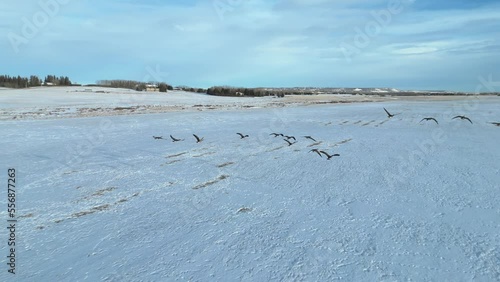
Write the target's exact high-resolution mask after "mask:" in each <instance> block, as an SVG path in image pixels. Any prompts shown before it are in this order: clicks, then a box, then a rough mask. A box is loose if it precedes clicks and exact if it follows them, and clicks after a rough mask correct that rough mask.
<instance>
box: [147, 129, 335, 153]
mask: <svg viewBox="0 0 500 282" xmlns="http://www.w3.org/2000/svg"><path fill="white" fill-rule="evenodd" d="M236 134H237V135H239V136H240V139H245V138H248V137H249V135H248V134H243V133H240V132H237V133H236ZM269 135H272V136H274V137H283V141H285V142H286V143H287V144H288V146H292V145H293V144H295V143H297V138H295V136H291V135H285V134H283V133H275V132H273V133H271V134H269ZM193 137H194V138H195V140H196V143H201V142H202V141H203V139H204V137H199V136H198V135H196V134H193ZM303 137H304V138H305V139H309V140H311V141H314V142H317V141H316V139H314V138H313V137H312V136H309V135H307V136H303ZM153 138H154V139H156V140H163V139H164V138H163V136H153ZM170 139H171V140H172V142H180V141H184V139H180V138H175V137H174V136H172V135H170ZM291 140H293V141H291ZM318 145H319V144H318ZM309 152H315V153H317V154H318V155H319V156H320V157H323V155H324V156H326V158H327V160H330V159H331V158H333V157H339V156H340V154H329V153H328V152H326V151H324V150H319V149H312V150H310V151H309Z"/></svg>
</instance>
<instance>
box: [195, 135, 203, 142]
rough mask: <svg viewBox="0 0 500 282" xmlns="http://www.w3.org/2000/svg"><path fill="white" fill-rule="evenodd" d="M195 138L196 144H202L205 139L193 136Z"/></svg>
mask: <svg viewBox="0 0 500 282" xmlns="http://www.w3.org/2000/svg"><path fill="white" fill-rule="evenodd" d="M193 136H194V138H196V143H200V142H201V141H203V138H205V137H201V138H200V137H198V136H196V134H193Z"/></svg>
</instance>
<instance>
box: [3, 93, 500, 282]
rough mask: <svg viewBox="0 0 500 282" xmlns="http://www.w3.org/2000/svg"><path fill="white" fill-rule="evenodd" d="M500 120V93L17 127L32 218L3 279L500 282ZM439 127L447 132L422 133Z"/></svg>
mask: <svg viewBox="0 0 500 282" xmlns="http://www.w3.org/2000/svg"><path fill="white" fill-rule="evenodd" d="M382 107H386V108H387V109H388V110H389V111H391V112H393V113H400V114H399V115H396V116H395V117H394V118H392V119H387V117H386V116H385V113H384V112H383V109H382ZM499 108H500V99H498V98H487V99H468V100H457V101H440V102H415V101H394V102H381V103H357V104H341V105H340V104H337V105H313V106H303V107H283V108H262V109H251V110H246V111H237V110H235V109H233V110H226V111H202V112H199V111H187V112H169V113H162V114H144V115H131V116H130V115H129V116H127V115H122V116H103V117H87V118H71V119H64V118H61V119H51V120H29V119H26V120H8V121H1V122H0V130H1V131H2V133H3V136H4V138H2V139H1V141H0V146H1V148H2V167H3V168H2V169H3V171H4V173H5V171H6V170H7V168H8V167H14V168H16V170H17V172H18V173H17V189H18V194H17V201H18V204H19V210H18V216H19V222H18V230H17V238H18V247H17V257H18V265H17V269H16V270H17V274H16V276H15V278H16V279H15V280H12V277H11V276H10V275H9V274H8V273H7V271H6V270H7V269H6V265H5V264H4V263H2V265H3V266H2V268H3V269H2V271H1V272H0V281H172V280H179V281H335V280H344V281H472V280H474V281H499V280H500V205H499V204H498V203H500V166H499V160H500V149H499V147H498V140H500V127H496V126H494V125H492V124H489V123H488V122H492V121H500V113H499V110H498V109H499ZM458 114H465V115H467V116H469V117H470V118H471V119H472V121H473V122H474V124H470V123H469V122H468V121H462V120H451V117H453V116H455V115H458ZM427 116H434V117H436V119H437V120H438V121H439V125H437V124H435V123H434V122H432V121H430V122H422V123H419V122H420V120H421V119H422V118H423V117H427ZM236 132H242V133H245V134H249V135H250V137H249V138H246V139H240V138H239V136H238V135H236ZM271 132H281V133H285V134H290V135H294V136H295V137H296V138H297V141H298V142H297V143H296V144H293V145H292V146H288V145H287V144H286V143H285V141H283V140H282V139H281V138H279V137H277V138H274V137H272V136H269V134H270V133H271ZM193 133H195V134H198V135H199V136H203V137H204V141H203V142H201V143H198V144H196V143H195V141H194V138H193V136H192V134H193ZM170 134H172V135H173V136H174V137H177V138H183V139H185V140H184V141H182V142H176V143H173V142H171V141H170V140H169V137H168V136H169V135H170ZM153 135H155V136H163V137H165V138H167V139H166V140H154V139H153V138H152V136H153ZM303 135H311V136H312V137H314V138H315V139H316V140H317V141H318V142H320V143H319V144H317V145H313V144H314V142H313V141H311V140H308V139H305V138H303V137H302V136H303ZM312 148H320V149H324V150H326V151H328V152H329V153H339V154H340V156H339V157H334V158H332V159H331V160H326V158H325V157H322V158H320V157H319V156H318V155H316V154H315V153H313V152H309V151H310V150H311V149H312ZM5 174H6V173H5ZM3 179H4V180H3V181H5V178H3ZM3 195H4V196H3V197H2V198H1V199H0V205H1V206H3V207H5V206H6V198H5V193H4V194H3ZM6 216H7V213H6V209H5V208H4V209H2V210H1V211H0V217H1V218H4V219H5V218H6ZM1 234H5V233H4V232H2V233H1ZM2 238H4V239H2V241H4V242H5V241H6V239H5V235H2ZM0 252H1V254H2V257H4V258H5V254H6V253H7V249H6V244H5V243H3V244H2V245H1V247H0Z"/></svg>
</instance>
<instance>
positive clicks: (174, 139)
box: [170, 135, 184, 142]
mask: <svg viewBox="0 0 500 282" xmlns="http://www.w3.org/2000/svg"><path fill="white" fill-rule="evenodd" d="M170 138H172V142H178V141H184V139H177V138H174V136H172V135H170Z"/></svg>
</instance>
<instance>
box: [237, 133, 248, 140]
mask: <svg viewBox="0 0 500 282" xmlns="http://www.w3.org/2000/svg"><path fill="white" fill-rule="evenodd" d="M236 134H238V135H239V136H241V139H243V138H247V137H248V134H247V135H243V134H241V133H236Z"/></svg>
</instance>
